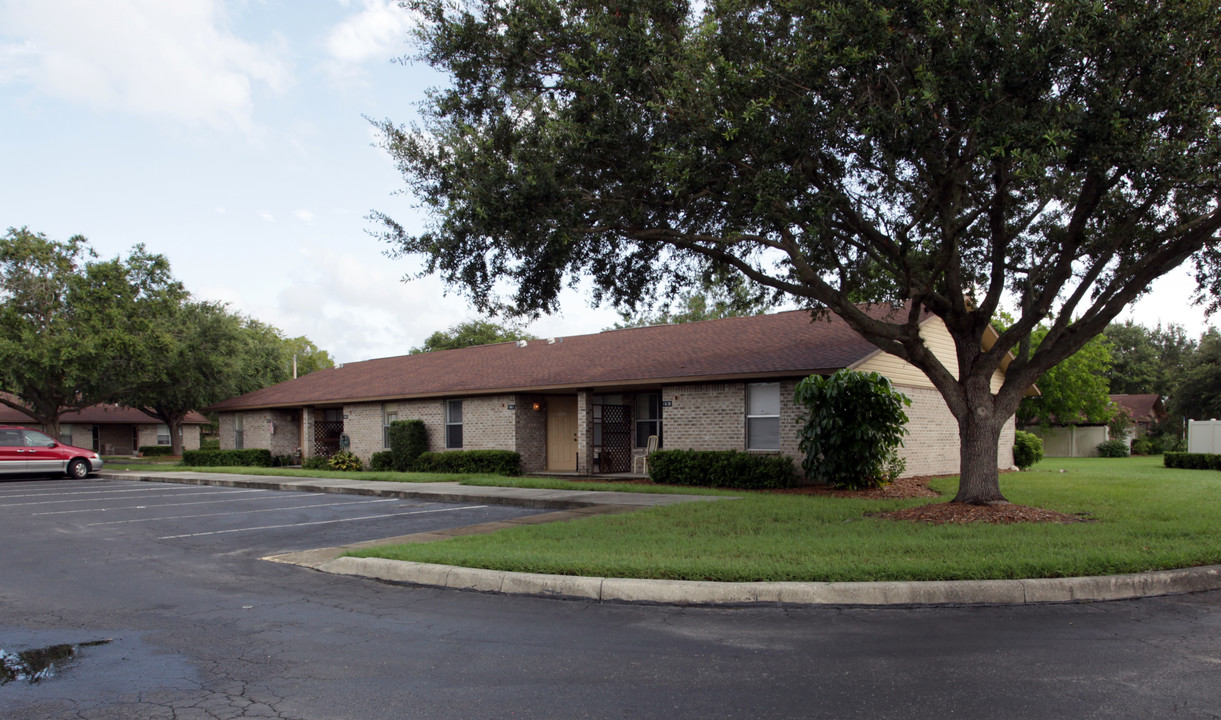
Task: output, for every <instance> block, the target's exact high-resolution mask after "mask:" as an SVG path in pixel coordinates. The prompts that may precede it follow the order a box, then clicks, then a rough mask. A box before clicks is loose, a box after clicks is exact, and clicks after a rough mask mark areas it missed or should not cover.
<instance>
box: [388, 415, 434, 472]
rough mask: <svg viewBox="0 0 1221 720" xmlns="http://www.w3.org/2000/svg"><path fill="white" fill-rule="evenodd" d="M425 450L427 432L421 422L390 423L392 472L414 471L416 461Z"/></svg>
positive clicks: (402, 421)
mask: <svg viewBox="0 0 1221 720" xmlns="http://www.w3.org/2000/svg"><path fill="white" fill-rule="evenodd" d="M427 450H428V431H427V429H426V428H425V426H424V421H423V420H395V421H394V422H392V423H390V453H391V455H392V457H393V462H392V464H393V467H394V470H396V471H398V472H410V471H411V470H414V469H415V462H416V459H417V458H419V457H420V455H421V454H422V453H424V452H425V451H427Z"/></svg>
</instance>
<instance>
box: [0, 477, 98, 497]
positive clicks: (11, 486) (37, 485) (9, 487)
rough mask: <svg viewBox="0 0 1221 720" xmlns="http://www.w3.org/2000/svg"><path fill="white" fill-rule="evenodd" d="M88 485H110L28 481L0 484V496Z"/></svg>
mask: <svg viewBox="0 0 1221 720" xmlns="http://www.w3.org/2000/svg"><path fill="white" fill-rule="evenodd" d="M90 485H94V486H97V485H101V486H103V487H106V486H109V485H110V483H107V482H98V481H97V480H84V481H81V482H74V481H70V480H30V481H28V482H0V488H3V489H0V494H7V493H15V492H28V491H30V490H45V489H46V488H48V487H57V488H83V487H89V486H90Z"/></svg>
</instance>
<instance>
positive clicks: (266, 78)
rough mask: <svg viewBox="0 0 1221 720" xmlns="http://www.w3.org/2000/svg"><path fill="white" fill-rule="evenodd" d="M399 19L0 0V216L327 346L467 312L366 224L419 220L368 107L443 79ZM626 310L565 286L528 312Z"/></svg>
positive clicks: (396, 341)
mask: <svg viewBox="0 0 1221 720" xmlns="http://www.w3.org/2000/svg"><path fill="white" fill-rule="evenodd" d="M412 26H413V18H412V16H411V14H410V13H409V12H408V11H406V10H404V9H402V8H400V7H398V6H397V4H396V3H395V2H393V1H392V0H307V1H303V0H296V1H294V2H289V1H288V0H173V1H172V2H167V1H166V0H107V2H97V0H0V231H3V229H5V228H9V227H23V226H26V227H29V228H30V229H31V230H33V231H36V232H41V233H45V234H46V235H47V236H48V237H50V238H53V239H58V240H65V239H67V238H68V237H70V236H72V235H77V234H80V235H84V236H85V237H87V238H88V239H89V241H90V244H91V245H92V247H93V248H94V249H95V250H96V251H97V252H98V253H99V255H101V256H102V257H114V256H116V255H125V254H126V253H127V252H128V251H129V250H130V249H131V247H132V246H134V245H136V244H143V245H144V246H145V247H146V248H147V249H148V250H150V251H151V252H156V253H160V254H162V255H165V256H166V257H167V258H169V260H170V262H171V265H172V268H173V272H174V275H175V276H176V277H177V278H178V279H179V280H181V281H182V282H183V284H184V285H185V286H186V288H187V289H188V290H190V291H191V292H192V293H193V294H194V295H195V296H196V297H197V298H200V299H205V300H216V301H222V302H226V303H228V304H229V306H230V308H231V309H233V310H235V311H238V312H241V313H243V314H246V315H249V316H251V317H254V318H257V319H259V320H261V321H263V322H266V323H270V324H272V325H274V326H276V327H278V328H280V329H281V330H282V331H283V332H284V333H285V334H286V335H287V336H290V337H296V336H300V335H304V336H306V337H308V338H309V339H310V340H312V341H313V342H314V343H315V344H317V345H318V346H319V347H321V348H322V349H324V350H327V351H328V352H329V353H330V354H331V356H332V357H334V358H335V360H336V361H338V362H351V361H356V360H364V359H369V358H375V357H386V356H391V355H401V354H404V353H406V352H407V351H408V350H409V349H410V348H411V347H414V346H418V345H420V344H422V343H423V341H424V339H425V338H427V337H428V336H429V335H430V334H432V333H433V332H435V331H437V330H444V329H446V328H448V327H451V326H453V325H455V324H457V323H459V322H462V321H465V320H471V319H476V318H478V317H479V313H478V312H477V311H476V310H475V309H474V308H473V307H472V306H471V305H470V304H469V303H468V302H467V301H466V299H465V298H464V297H463V296H461V295H460V294H458V293H457V292H455V291H452V290H451V291H449V292H447V288H446V287H445V286H444V285H443V284H442V283H441V281H440V280H439V279H437V278H436V277H427V278H423V279H414V278H415V276H416V275H417V274H418V271H419V270H420V267H421V264H420V261H419V260H418V259H415V258H391V257H388V256H387V255H386V251H387V250H389V246H387V245H386V244H384V243H383V242H382V241H380V240H378V239H377V238H376V237H374V236H373V235H372V234H371V233H373V232H375V231H377V229H378V227H377V225H376V224H375V223H374V222H373V221H371V220H369V219H368V217H369V214H370V213H371V212H373V211H380V212H384V213H386V214H388V215H390V216H391V217H393V218H395V219H396V220H397V221H399V222H400V223H402V224H404V225H405V226H406V227H408V228H409V229H411V228H422V227H423V223H424V221H425V217H424V216H423V215H422V214H421V213H420V211H419V210H417V208H416V206H417V202H416V201H415V200H414V199H413V198H412V197H410V195H407V194H405V193H404V192H403V189H404V182H403V180H402V177H401V176H400V175H399V174H398V172H397V170H396V169H395V167H394V165H393V163H392V162H391V160H390V157H389V156H388V155H387V154H386V152H385V151H383V150H381V149H380V148H378V147H376V145H375V143H376V140H377V136H376V133H375V131H374V128H373V126H372V125H371V124H370V122H369V120H368V118H372V119H376V120H382V119H387V118H388V119H391V120H393V121H394V122H395V123H397V124H409V123H411V122H412V121H413V120H414V119H415V118H416V108H417V106H418V104H419V103H420V102H421V101H422V100H423V99H424V98H425V94H426V91H427V89H428V88H429V87H435V86H440V85H443V84H444V83H445V80H446V79H445V77H444V76H442V75H439V74H437V73H435V72H434V71H433V70H432V69H431V68H429V67H427V66H424V65H421V64H416V63H412V62H395V60H396V58H402V57H404V56H409V55H411V54H413V53H414V49H413V46H412V45H411V44H410V42H411V41H410V30H411V27H412ZM404 278H407V279H409V281H407V282H404ZM1193 287H1194V283H1193V281H1191V280H1190V278H1189V276H1188V274H1187V272H1186V270H1181V271H1179V272H1177V273H1175V274H1173V275H1171V276H1167V277H1166V278H1163V279H1162V280H1160V281H1158V283H1156V284H1155V285H1154V287H1153V290H1152V292H1151V293H1149V294H1148V295H1147V296H1146V297H1145V298H1143V299H1142V300H1141V301H1140V302H1139V303H1137V304H1136V305H1135V306H1134V307H1133V308H1131V309H1130V310H1129V311H1127V312H1125V313H1124V315H1122V316H1121V317H1120V319H1121V320H1124V319H1132V320H1135V321H1136V322H1139V323H1142V324H1145V325H1148V326H1152V325H1154V324H1156V323H1158V322H1161V323H1163V324H1165V323H1178V324H1181V325H1184V326H1185V327H1186V328H1187V330H1188V332H1189V333H1190V334H1191V335H1193V336H1195V335H1198V334H1199V333H1200V332H1202V331H1203V330H1204V329H1205V328H1206V327H1207V326H1208V325H1209V324H1210V323H1209V321H1208V320H1207V319H1206V318H1205V316H1204V314H1203V312H1202V311H1201V310H1200V309H1199V308H1195V307H1192V305H1191V303H1190V295H1191V289H1192V288H1193ZM618 319H619V318H618V315H617V313H615V312H614V311H613V310H611V309H609V308H601V309H595V308H591V307H589V301H588V294H585V293H581V292H579V291H569V292H567V294H566V295H565V296H564V298H563V300H562V303H561V311H560V312H559V313H557V314H556V315H553V316H549V317H545V318H543V319H541V320H539V321H536V322H534V323H531V324H529V325H528V326H527V327H526V330H527V331H529V332H532V333H533V334H535V335H539V336H543V337H548V336H555V335H574V334H583V333H589V332H597V331H599V330H601V329H603V328H606V327H609V326H610V325H612V324H613V323H614V322H615V321H616V320H618ZM1213 324H1215V318H1214V321H1213Z"/></svg>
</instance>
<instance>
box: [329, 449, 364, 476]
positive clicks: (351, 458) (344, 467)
mask: <svg viewBox="0 0 1221 720" xmlns="http://www.w3.org/2000/svg"><path fill="white" fill-rule="evenodd" d="M326 465H327V467H328V468H329V469H331V470H341V471H343V472H360V471H361V470H364V469H365V464H364V463H362V462H361V461H360V458H359V457H357V456H356V453H354V452H352V451H351V450H340V451H339V452H337V453H335V454H334V455H332V456H331V457H330V459H329V460H328V461H327V464H326Z"/></svg>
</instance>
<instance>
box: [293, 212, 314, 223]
mask: <svg viewBox="0 0 1221 720" xmlns="http://www.w3.org/2000/svg"><path fill="white" fill-rule="evenodd" d="M293 215H295V216H296V218H297V219H298V220H300V221H301V222H307V223H312V222H313V221H314V214H313V213H312V212H310V211H309V210H294V211H293Z"/></svg>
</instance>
